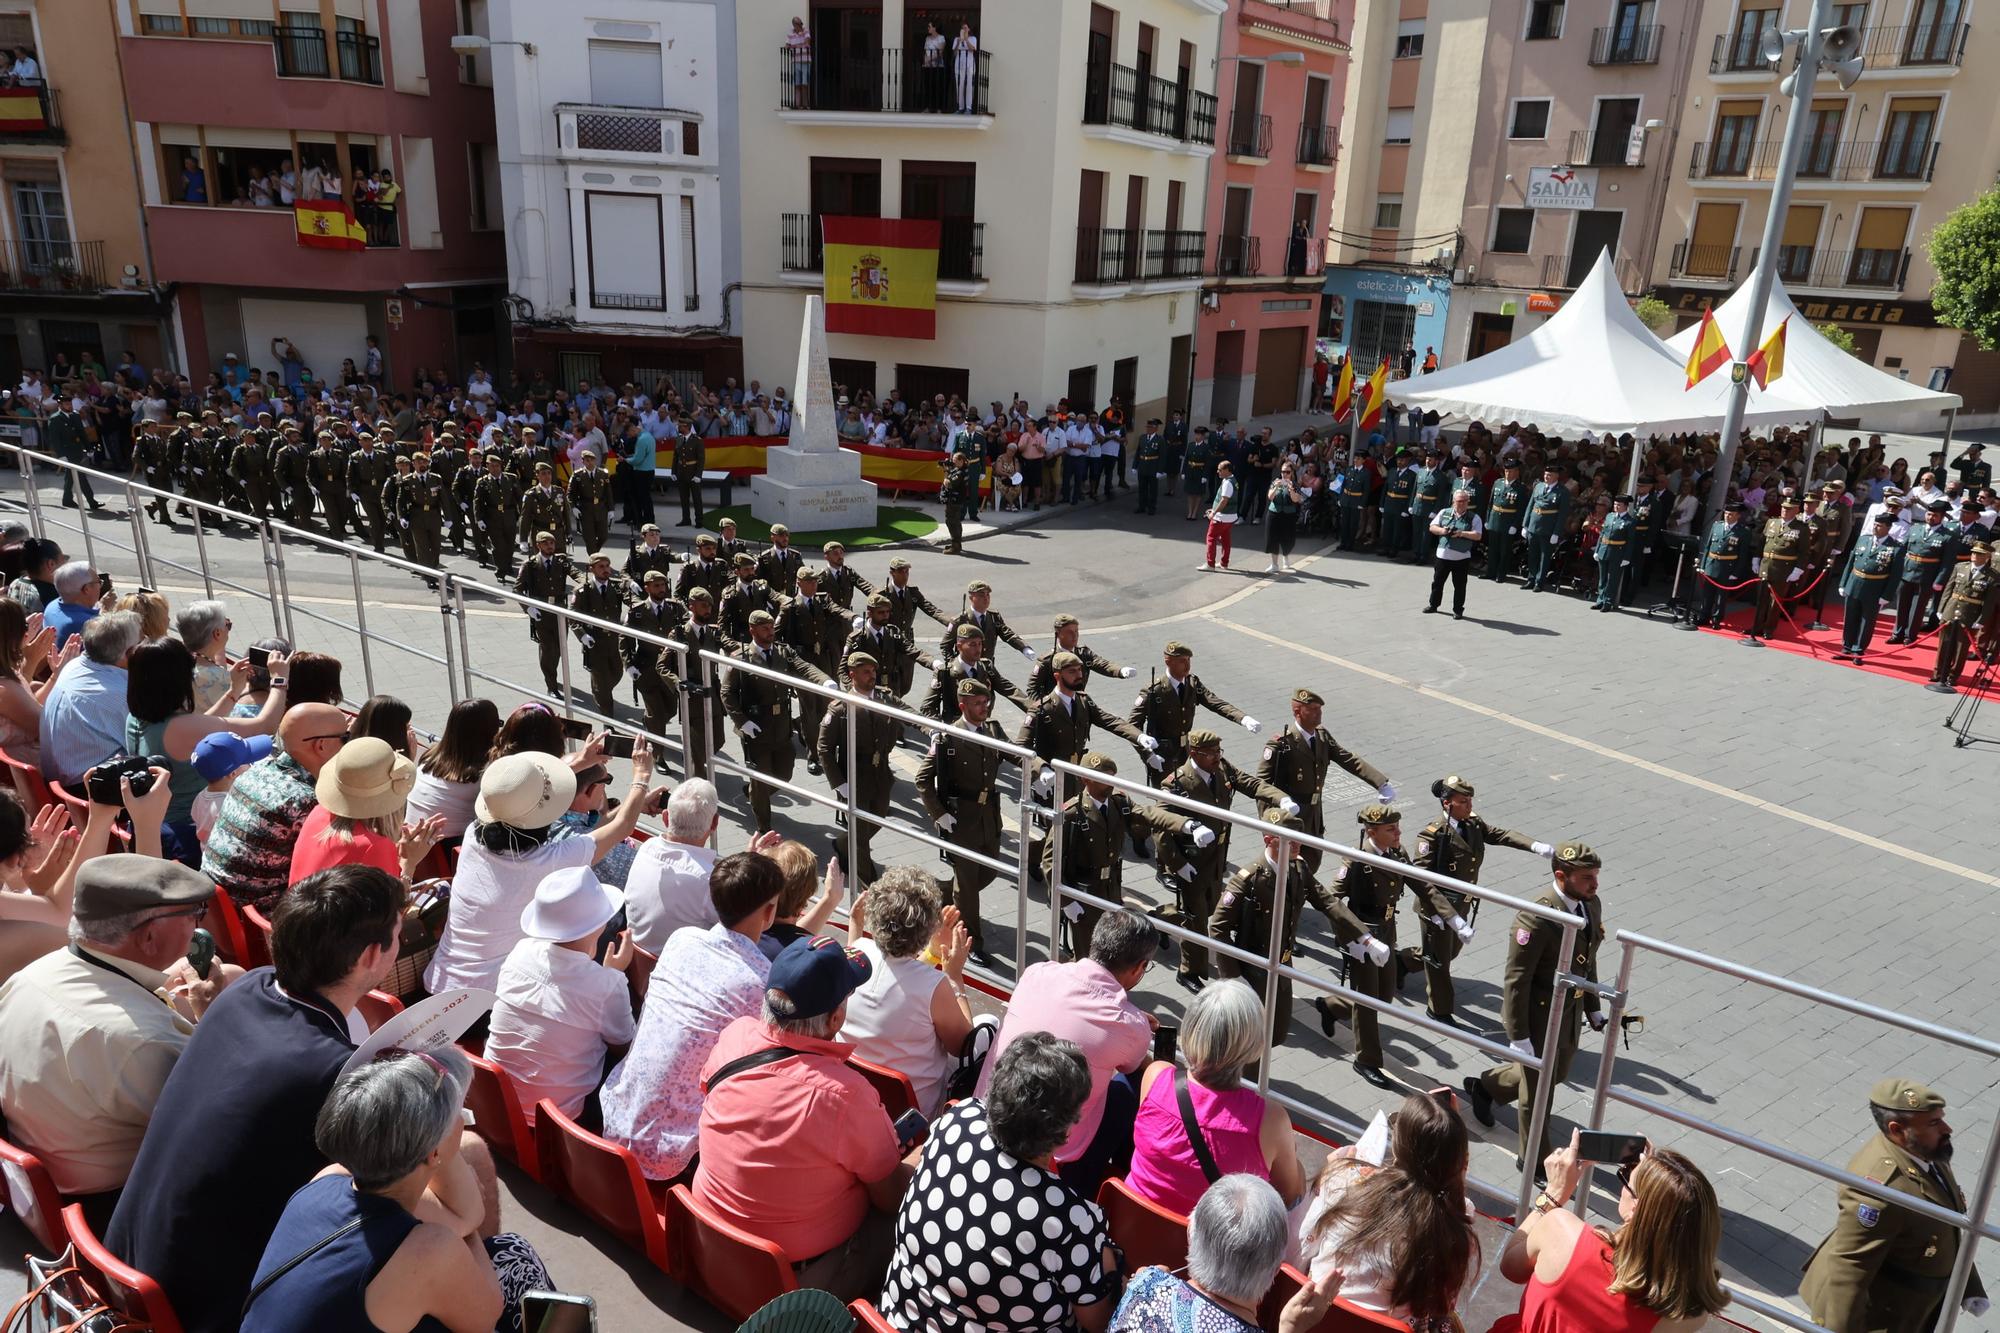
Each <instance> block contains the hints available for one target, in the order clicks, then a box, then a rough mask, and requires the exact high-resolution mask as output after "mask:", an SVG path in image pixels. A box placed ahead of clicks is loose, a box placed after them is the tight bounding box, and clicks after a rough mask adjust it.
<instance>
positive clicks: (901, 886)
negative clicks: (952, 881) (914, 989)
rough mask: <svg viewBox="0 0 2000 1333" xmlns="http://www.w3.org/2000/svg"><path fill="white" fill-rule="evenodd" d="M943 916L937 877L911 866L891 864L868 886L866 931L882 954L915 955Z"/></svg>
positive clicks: (891, 955) (893, 955) (897, 956)
mask: <svg viewBox="0 0 2000 1333" xmlns="http://www.w3.org/2000/svg"><path fill="white" fill-rule="evenodd" d="M943 918H944V902H943V900H942V895H940V894H939V893H938V886H937V881H936V880H935V879H932V878H931V877H930V875H928V874H927V873H925V872H924V871H921V870H918V869H916V868H915V867H913V866H892V867H891V868H889V869H888V870H886V871H884V872H883V873H882V877H881V878H880V879H877V880H876V881H875V882H874V883H873V884H871V885H869V886H868V933H869V934H870V935H872V936H874V937H875V943H876V945H877V946H878V947H880V948H881V950H882V953H883V954H884V955H885V956H886V957H889V958H914V957H916V956H917V953H918V952H919V951H920V950H921V949H922V948H923V947H924V945H926V944H928V943H929V942H930V938H931V936H933V935H935V934H937V928H938V923H939V922H940V921H941V920H943Z"/></svg>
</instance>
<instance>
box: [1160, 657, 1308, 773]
mask: <svg viewBox="0 0 2000 1333" xmlns="http://www.w3.org/2000/svg"><path fill="white" fill-rule="evenodd" d="M1162 657H1163V659H1164V660H1165V662H1166V667H1167V674H1166V675H1165V676H1156V677H1154V678H1153V679H1152V680H1151V681H1150V682H1148V683H1147V685H1146V688H1144V689H1142V690H1140V691H1139V696H1138V698H1136V699H1134V700H1133V701H1132V711H1131V712H1130V713H1128V714H1126V715H1125V720H1126V721H1127V722H1130V723H1131V724H1132V725H1133V726H1134V727H1136V728H1138V729H1139V730H1140V731H1141V732H1143V733H1144V734H1145V735H1147V736H1150V737H1151V738H1152V739H1153V742H1154V746H1153V752H1152V753H1151V754H1150V755H1148V756H1146V783H1147V785H1148V786H1153V787H1157V786H1159V785H1160V779H1161V778H1163V777H1165V776H1166V775H1167V774H1168V773H1171V772H1172V771H1173V770H1175V769H1177V768H1179V767H1180V766H1181V763H1182V761H1183V760H1185V759H1186V758H1187V738H1188V733H1189V732H1191V731H1193V730H1194V714H1195V710H1196V709H1198V708H1206V709H1208V710H1209V711H1210V712H1211V713H1216V714H1219V715H1221V716H1222V717H1226V718H1228V719H1229V720H1230V721H1231V722H1234V723H1235V724H1236V725H1238V726H1239V727H1242V728H1243V729H1244V730H1245V731H1247V732H1249V733H1251V734H1252V735H1255V734H1256V733H1257V732H1259V731H1262V730H1263V729H1264V726H1263V723H1261V722H1259V721H1258V720H1257V719H1256V718H1254V717H1251V716H1249V715H1248V714H1246V713H1245V712H1244V711H1243V710H1242V709H1240V708H1238V707H1237V706H1236V705H1235V704H1233V703H1230V702H1229V701H1228V700H1227V699H1225V698H1223V697H1222V696H1221V695H1219V694H1217V693H1216V692H1215V691H1214V690H1211V689H1210V688H1208V686H1207V685H1206V684H1204V683H1203V682H1202V679H1201V677H1199V676H1197V675H1195V674H1194V670H1193V668H1194V649H1192V648H1190V647H1188V646H1187V645H1186V644H1185V643H1182V642H1181V641H1180V640H1179V639H1169V640H1167V646H1166V648H1165V650H1164V652H1163V653H1162ZM1259 775H1260V776H1263V774H1262V772H1261V770H1260V772H1259ZM1273 780H1274V781H1275V779H1273Z"/></svg>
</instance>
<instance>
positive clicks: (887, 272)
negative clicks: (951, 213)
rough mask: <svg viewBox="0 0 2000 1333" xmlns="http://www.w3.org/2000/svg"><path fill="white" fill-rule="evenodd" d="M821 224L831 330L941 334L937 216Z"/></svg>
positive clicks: (896, 334)
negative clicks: (938, 295) (939, 328)
mask: <svg viewBox="0 0 2000 1333" xmlns="http://www.w3.org/2000/svg"><path fill="white" fill-rule="evenodd" d="M820 227H821V238H822V240H823V242H824V249H825V272H826V330H827V332H828V333H866V334H873V335H874V336H876V337H878V338H935V337H937V267H938V224H937V222H936V221H935V220H933V219H925V218H834V217H823V218H821V219H820Z"/></svg>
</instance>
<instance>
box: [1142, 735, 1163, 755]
mask: <svg viewBox="0 0 2000 1333" xmlns="http://www.w3.org/2000/svg"><path fill="white" fill-rule="evenodd" d="M1139 748H1140V749H1142V750H1144V751H1145V752H1146V753H1147V754H1151V753H1152V752H1153V751H1155V750H1157V749H1159V748H1160V743H1159V742H1158V741H1156V740H1154V739H1153V738H1152V737H1151V736H1148V735H1147V734H1146V733H1144V732H1143V731H1142V732H1140V733H1139Z"/></svg>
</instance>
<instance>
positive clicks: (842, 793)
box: [833, 782, 847, 801]
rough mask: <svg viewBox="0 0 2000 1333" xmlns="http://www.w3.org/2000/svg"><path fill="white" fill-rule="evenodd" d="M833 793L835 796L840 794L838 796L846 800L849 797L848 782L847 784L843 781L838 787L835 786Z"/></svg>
mask: <svg viewBox="0 0 2000 1333" xmlns="http://www.w3.org/2000/svg"><path fill="white" fill-rule="evenodd" d="M833 794H834V795H835V796H838V797H839V798H840V799H841V800H843V801H844V800H846V799H847V784H846V783H845V782H843V783H841V784H840V785H839V786H838V787H835V788H834V789H833Z"/></svg>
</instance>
